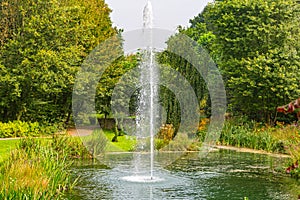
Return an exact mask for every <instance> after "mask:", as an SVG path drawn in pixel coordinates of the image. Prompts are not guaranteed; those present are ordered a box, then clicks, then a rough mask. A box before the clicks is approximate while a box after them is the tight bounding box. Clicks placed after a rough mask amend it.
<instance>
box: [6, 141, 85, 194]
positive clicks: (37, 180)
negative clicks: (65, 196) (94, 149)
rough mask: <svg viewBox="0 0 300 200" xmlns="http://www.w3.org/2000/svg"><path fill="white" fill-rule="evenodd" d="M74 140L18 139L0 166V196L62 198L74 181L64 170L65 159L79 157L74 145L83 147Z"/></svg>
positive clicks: (65, 166)
mask: <svg viewBox="0 0 300 200" xmlns="http://www.w3.org/2000/svg"><path fill="white" fill-rule="evenodd" d="M77 139H78V140H77ZM77 139H73V138H70V137H68V138H66V137H59V138H54V139H53V140H51V141H47V140H40V139H28V138H27V139H21V140H20V143H19V144H18V147H17V149H16V150H14V151H12V152H11V155H10V157H9V159H8V160H6V161H5V162H4V163H2V165H1V167H0V171H1V173H0V198H1V199H62V193H63V192H64V191H66V190H71V189H72V187H73V186H74V184H75V183H76V180H75V182H74V180H73V178H72V177H71V174H70V171H68V167H69V166H70V165H71V162H70V161H68V158H73V157H74V156H82V155H81V154H80V153H79V152H81V151H80V150H78V148H80V149H83V148H84V146H83V145H82V143H81V142H80V141H79V140H80V139H79V138H77ZM49 143H50V144H49ZM75 149H77V150H75ZM78 153H79V154H78Z"/></svg>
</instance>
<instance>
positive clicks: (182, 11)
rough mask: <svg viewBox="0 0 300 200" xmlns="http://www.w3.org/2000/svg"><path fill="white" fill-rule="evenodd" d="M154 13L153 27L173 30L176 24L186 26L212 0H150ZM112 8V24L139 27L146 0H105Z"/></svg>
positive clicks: (123, 27) (132, 27) (128, 28)
mask: <svg viewBox="0 0 300 200" xmlns="http://www.w3.org/2000/svg"><path fill="white" fill-rule="evenodd" d="M150 1H151V3H152V7H153V13H154V25H153V26H154V28H162V29H166V30H170V31H175V30H176V28H177V27H178V25H182V26H188V24H189V20H190V19H192V18H194V16H196V15H198V14H199V13H200V12H201V11H202V10H203V8H204V7H205V6H206V5H207V3H208V2H212V1H213V0H150ZM106 3H107V4H108V6H109V7H110V8H111V9H112V13H111V19H112V21H113V24H114V26H117V27H118V28H120V29H124V31H132V30H136V29H141V28H142V26H143V22H142V18H143V8H144V6H145V5H146V3H147V0H106Z"/></svg>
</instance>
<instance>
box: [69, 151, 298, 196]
mask: <svg viewBox="0 0 300 200" xmlns="http://www.w3.org/2000/svg"><path fill="white" fill-rule="evenodd" d="M135 156H136V155H134V154H132V153H128V154H112V155H109V158H108V157H106V158H105V159H104V163H106V165H103V164H101V163H99V162H97V163H91V161H85V162H83V163H80V164H76V165H74V166H73V168H72V171H73V172H74V174H75V175H76V176H77V175H78V176H80V179H79V182H78V185H77V186H76V187H75V188H74V189H73V191H72V193H71V194H68V196H67V198H68V199H75V200H79V199H89V200H90V199H137V200H140V199H164V200H165V199H216V200H218V199H220V200H221V199H222V200H227V199H228V200H235V199H236V200H243V199H247V198H248V199H249V200H262V199H263V200H268V199H270V200H276V199H278V200H290V199H297V193H298V192H299V191H300V190H299V187H298V184H299V183H297V181H296V180H293V179H291V178H290V177H289V175H285V174H281V173H278V170H279V169H280V168H281V167H282V165H283V163H284V162H285V161H286V160H285V159H286V158H278V157H271V156H267V155H262V154H253V153H245V152H236V151H232V150H217V151H214V152H211V153H209V154H208V155H207V156H205V158H201V159H200V158H199V154H198V153H185V154H182V155H180V157H176V158H177V159H176V161H174V158H175V157H174V153H173V154H172V153H157V154H156V155H155V156H156V158H157V160H156V162H155V171H154V176H155V177H156V178H155V179H154V180H153V181H143V179H142V181H141V180H140V181H136V180H135V179H134V176H135V175H140V174H143V173H145V171H143V170H141V171H139V172H137V171H135V166H133V160H134V159H133V158H134V157H135ZM139 156H140V157H141V158H140V161H143V162H144V160H143V159H144V158H147V157H148V156H149V155H146V154H145V155H139ZM176 156H178V155H176ZM172 160H173V162H171V161H172ZM168 161H170V163H168ZM107 165H109V167H107ZM146 166H147V165H146ZM138 173H140V174H138ZM139 177H142V176H139ZM132 178H133V179H134V180H132ZM299 193H300V192H299Z"/></svg>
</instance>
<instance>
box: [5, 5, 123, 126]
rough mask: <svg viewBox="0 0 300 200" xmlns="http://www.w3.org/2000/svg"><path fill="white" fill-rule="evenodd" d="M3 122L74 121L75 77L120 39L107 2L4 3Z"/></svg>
mask: <svg viewBox="0 0 300 200" xmlns="http://www.w3.org/2000/svg"><path fill="white" fill-rule="evenodd" d="M0 4H1V10H0V11H1V13H0V16H1V22H5V23H3V24H4V25H3V26H2V27H1V29H0V30H1V34H0V35H1V37H0V45H1V46H0V50H1V53H0V67H1V71H0V96H1V98H0V99H1V100H0V112H1V113H0V114H1V120H3V121H8V120H15V119H21V120H30V121H36V120H38V121H60V120H69V118H70V113H71V100H72V99H71V98H72V89H73V88H72V87H73V85H74V81H75V80H74V79H75V74H76V72H77V71H78V69H79V67H80V66H81V64H82V62H83V60H84V59H85V57H86V56H87V55H88V54H89V52H90V51H91V50H92V49H93V48H95V47H96V46H97V45H98V44H99V43H101V42H102V41H104V40H105V39H107V38H109V37H111V36H112V35H114V34H116V33H117V30H116V29H115V28H113V27H112V23H111V20H110V18H109V14H110V9H109V8H108V7H107V5H106V4H105V2H104V1H103V0H89V1H86V0H79V1H78V0H76V1H75V0H70V1H67V0H62V1H57V0H50V1H48V0H47V1H46V0H22V1H19V0H14V1H6V0H2V1H0Z"/></svg>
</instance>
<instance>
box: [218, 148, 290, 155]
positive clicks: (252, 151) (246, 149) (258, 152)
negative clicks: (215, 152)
mask: <svg viewBox="0 0 300 200" xmlns="http://www.w3.org/2000/svg"><path fill="white" fill-rule="evenodd" d="M214 147H215V148H217V149H226V150H233V151H237V152H246V153H255V154H264V155H268V156H272V157H277V158H290V157H291V156H290V155H287V154H281V153H270V152H267V151H264V150H256V149H250V148H244V147H234V146H224V145H216V146H214Z"/></svg>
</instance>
